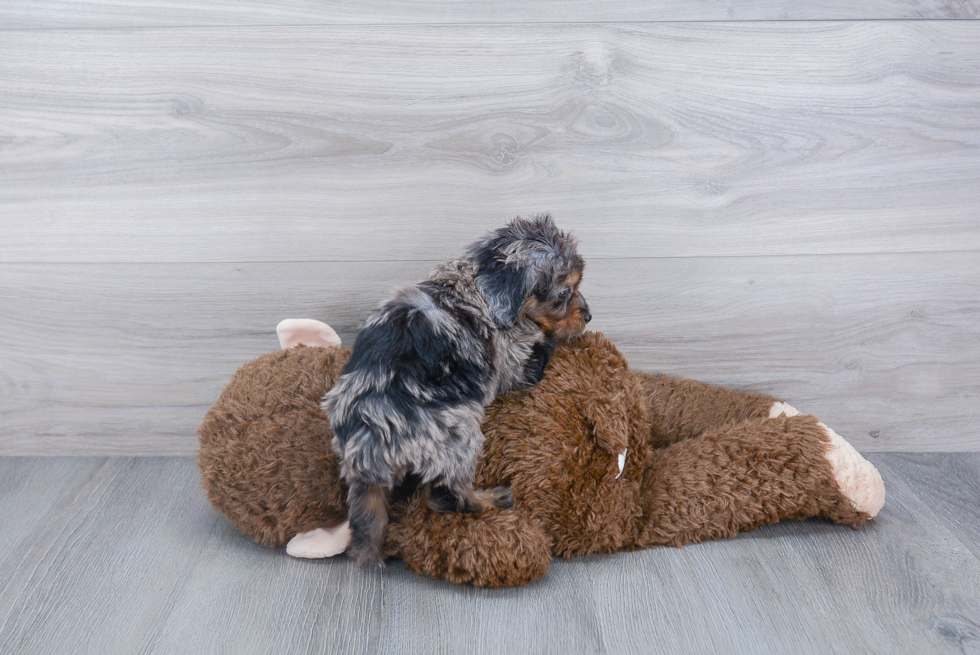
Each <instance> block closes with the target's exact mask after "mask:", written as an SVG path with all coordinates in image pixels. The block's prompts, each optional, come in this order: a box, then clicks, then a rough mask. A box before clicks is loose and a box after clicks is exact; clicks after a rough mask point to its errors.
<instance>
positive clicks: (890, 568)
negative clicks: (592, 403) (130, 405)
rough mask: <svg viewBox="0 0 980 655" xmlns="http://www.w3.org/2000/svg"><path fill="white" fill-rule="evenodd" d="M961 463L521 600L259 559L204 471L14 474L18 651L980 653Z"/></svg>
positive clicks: (9, 575)
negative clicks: (849, 522) (844, 518)
mask: <svg viewBox="0 0 980 655" xmlns="http://www.w3.org/2000/svg"><path fill="white" fill-rule="evenodd" d="M952 457H953V456H952V455H944V454H927V455H915V456H912V455H897V454H892V453H877V454H874V455H872V456H871V459H872V460H873V461H874V463H875V464H876V465H877V466H878V467H879V469H880V470H881V471H882V474H883V476H884V478H885V484H886V487H887V489H888V498H887V500H886V503H885V506H884V509H883V510H882V512H881V514H880V515H879V517H878V520H877V522H876V523H874V524H871V525H868V526H865V527H864V528H862V529H861V530H858V531H852V530H849V529H847V528H846V527H843V526H839V525H832V524H830V523H825V522H822V521H816V520H814V521H802V522H800V521H788V522H784V523H780V524H777V525H774V526H769V527H767V528H763V529H761V530H757V531H755V532H750V533H746V534H743V535H740V536H739V537H737V538H735V539H727V540H722V541H717V542H708V543H704V544H699V545H695V546H688V547H686V548H680V549H675V548H659V549H653V550H646V551H639V552H635V553H620V554H615V555H598V556H590V557H585V558H578V559H574V560H568V561H563V560H556V561H554V562H553V563H552V568H551V570H550V571H549V572H548V574H547V575H546V576H545V577H544V578H542V579H541V580H539V581H537V582H535V583H534V584H532V585H529V586H526V587H521V588H517V589H503V590H479V589H472V588H469V587H459V586H455V585H451V584H448V583H442V582H436V581H433V580H430V579H428V578H423V577H418V576H415V575H413V574H411V573H408V572H407V571H405V570H404V568H402V566H401V565H400V564H398V563H397V562H393V563H392V564H390V565H389V566H388V567H387V569H386V570H385V571H384V572H383V573H377V572H365V571H360V570H358V569H357V568H355V567H354V566H353V565H352V563H351V562H350V561H349V560H348V559H347V558H345V557H338V558H334V559H330V560H322V561H309V560H295V559H292V558H289V557H287V556H286V555H285V553H284V552H283V549H266V548H262V547H260V546H258V545H256V544H255V543H253V542H252V541H251V540H249V539H248V538H247V537H245V536H244V535H242V534H240V533H238V532H236V531H235V530H234V529H233V528H232V527H231V526H230V525H229V524H228V523H227V522H226V521H225V520H224V519H223V518H220V517H218V516H217V515H216V514H215V513H214V512H213V511H212V510H211V509H210V508H208V507H207V503H206V501H205V499H204V496H203V493H202V492H201V490H200V488H199V487H198V484H197V477H198V471H197V467H196V466H195V463H194V461H193V460H192V459H189V458H186V459H184V458H181V459H176V458H137V459H109V460H106V459H92V458H2V459H0V472H2V473H3V474H4V475H3V476H2V477H0V493H2V494H3V496H0V498H3V500H4V502H2V503H0V517H2V518H4V519H6V518H11V517H13V518H14V519H15V521H16V522H17V524H18V526H20V525H24V526H30V527H29V528H28V529H27V530H26V532H24V534H22V535H21V536H20V538H19V539H18V540H17V544H16V545H15V546H14V547H12V548H9V549H5V550H4V552H3V554H0V650H2V652H4V653H8V652H9V653H18V655H20V654H24V655H28V654H33V653H61V652H71V653H77V654H78V655H86V654H88V653H98V654H99V655H101V654H103V653H107V652H127V653H130V652H134V653H135V652H139V653H146V654H148V655H150V654H156V653H188V652H226V653H241V654H243V655H244V654H250V653H269V654H272V653H405V652H424V653H459V652H467V653H471V652H472V653H478V654H483V653H501V654H503V653H515V652H522V653H523V652H526V653H573V652H589V653H650V652H669V653H706V652H711V653H714V652H724V653H733V654H743V653H744V654H747V655H748V654H751V655H757V654H761V653H799V654H801V655H810V654H815V653H820V654H822V653H835V654H841V655H842V654H848V653H855V654H861V655H868V654H878V653H881V654H883V655H884V654H887V655H891V654H892V653H971V652H973V651H974V650H976V648H977V646H978V645H980V611H978V608H980V591H978V590H980V560H978V558H977V557H976V556H975V555H974V553H971V551H970V549H969V548H968V547H967V546H966V545H965V542H964V541H963V540H962V537H961V535H960V534H957V531H956V530H951V529H950V525H958V526H966V525H968V524H970V523H971V522H973V523H975V516H974V515H975V510H974V509H973V508H971V507H970V506H969V505H968V504H965V503H961V502H954V503H951V504H946V505H945V506H942V503H939V504H938V506H939V511H938V512H937V511H936V508H937V504H936V503H933V502H932V500H933V499H934V498H939V497H940V496H939V494H938V493H937V492H936V491H935V490H938V489H942V490H944V491H946V492H948V493H949V495H950V496H953V497H955V498H960V499H967V498H968V497H969V495H970V494H971V493H972V491H971V490H975V489H976V488H977V486H978V485H980V479H978V478H977V477H976V475H977V472H978V471H980V466H978V465H980V453H960V454H957V455H956V456H955V458H956V459H955V463H954V460H953V459H951V458H952ZM915 458H919V459H920V460H921V461H920V462H918V463H917V464H915V465H914V466H912V467H911V470H912V472H913V475H912V476H911V477H907V476H906V475H905V473H906V472H908V471H909V470H910V467H909V466H908V463H909V461H911V460H912V459H915ZM923 462H928V464H926V465H922V464H923ZM951 467H952V468H951ZM953 469H955V471H956V475H954V476H950V475H949V472H950V471H951V470H953ZM12 478H13V479H16V480H17V481H16V482H14V483H10V480H11V479H12ZM59 478H63V479H64V482H60V481H59ZM18 490H19V491H18ZM49 491H50V492H49ZM33 492H37V493H33ZM10 494H13V495H10ZM52 496H57V497H58V502H57V503H55V505H51V503H50V499H51V497H52ZM8 500H10V501H17V502H16V505H15V506H12V503H10V502H7V501H8ZM12 511H13V513H11V512H12ZM3 525H4V530H3V531H0V540H2V539H4V538H5V537H6V534H7V532H6V530H7V525H8V524H7V523H6V522H5V523H4V524H3ZM18 529H19V528H18ZM8 543H12V542H8Z"/></svg>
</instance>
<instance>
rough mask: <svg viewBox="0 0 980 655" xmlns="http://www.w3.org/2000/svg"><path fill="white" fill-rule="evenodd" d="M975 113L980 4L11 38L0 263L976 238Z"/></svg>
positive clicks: (978, 127) (703, 250) (0, 36)
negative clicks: (542, 229)
mask: <svg viewBox="0 0 980 655" xmlns="http://www.w3.org/2000/svg"><path fill="white" fill-rule="evenodd" d="M525 4H527V3H525ZM600 4H601V3H600ZM648 4H651V5H652V4H655V3H648ZM689 4H692V5H693V4H700V3H689ZM112 6H117V5H112ZM118 6H121V5H118ZM151 6H152V5H151ZM168 6H169V5H168ZM597 6H598V5H597ZM916 6H918V5H916ZM923 6H925V5H923ZM950 6H953V5H950ZM956 6H958V5H956ZM120 53H125V56H121V55H120ZM978 107H980V22H976V21H938V22H937V21H912V22H903V21H897V22H895V21H877V22H876V21H872V22H860V21H858V22H837V23H792V22H784V23H780V22H775V23H752V22H749V23H700V24H692V23H664V24H656V23H651V24H637V25H551V24H542V25H490V26H486V25H454V26H438V25H419V26H333V27H255V28H249V27H233V28H200V29H195V28H186V29H144V30H65V31H57V30H41V31H33V30H11V31H6V32H0V116H2V117H3V119H2V133H0V139H2V143H3V147H2V148H0V212H2V213H3V215H4V238H3V240H2V241H0V261H4V262H136V261H138V262H157V261H173V262H177V261H180V262H218V261H222V262H239V261H352V260H356V261H384V260H430V259H443V258H445V257H447V256H449V255H451V254H454V253H455V252H457V251H458V249H459V247H460V245H461V244H463V243H465V242H468V241H469V240H471V239H473V238H474V237H475V236H477V235H478V234H480V233H481V232H482V231H484V230H485V229H487V228H489V227H494V226H497V225H499V224H501V223H502V222H503V221H505V220H508V219H509V218H510V217H512V216H514V215H516V214H518V213H530V212H535V211H544V210H548V211H552V212H554V213H555V214H556V216H557V217H558V218H559V219H560V223H561V224H562V225H564V226H566V227H569V228H573V229H574V230H575V231H576V232H577V233H578V234H579V235H580V236H581V238H582V240H583V243H584V244H585V250H586V254H587V255H588V256H590V257H592V258H599V257H609V258H614V257H664V256H671V257H675V256H730V255H738V256H744V255H752V254H766V255H772V254H780V255H781V254H813V253H844V252H847V253H863V252H898V251H945V250H951V249H954V250H980V222H978V221H977V207H978V206H980V184H977V171H978V170H980V111H978V109H977V108H978Z"/></svg>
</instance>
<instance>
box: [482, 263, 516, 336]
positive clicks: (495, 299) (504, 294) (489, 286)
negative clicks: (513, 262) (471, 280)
mask: <svg viewBox="0 0 980 655" xmlns="http://www.w3.org/2000/svg"><path fill="white" fill-rule="evenodd" d="M494 268H495V269H496V270H494V271H493V272H489V273H488V274H485V275H480V276H478V277H477V279H476V284H477V286H478V287H479V289H480V293H482V294H483V297H484V298H486V299H487V303H488V304H489V305H490V315H491V316H492V317H493V322H494V324H495V325H496V326H497V328H498V329H500V330H507V329H509V328H512V327H514V324H515V323H517V319H518V318H519V316H520V313H521V307H523V306H524V301H525V300H526V299H527V295H528V293H529V291H528V283H527V275H526V274H525V273H524V271H521V270H518V269H517V268H515V267H513V266H507V265H500V266H496V267H494Z"/></svg>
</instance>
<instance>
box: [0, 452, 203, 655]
mask: <svg viewBox="0 0 980 655" xmlns="http://www.w3.org/2000/svg"><path fill="white" fill-rule="evenodd" d="M56 464H57V462H52V467H54V466H55V465H56ZM33 465H34V466H38V464H36V463H34V464H33ZM43 465H44V464H43V463H42V464H41V466H43ZM78 467H79V470H80V473H88V472H89V470H90V469H91V465H90V464H89V462H88V461H86V460H79V461H78ZM198 480H199V474H198V471H197V467H196V466H195V465H194V462H193V460H188V459H164V458H157V459H131V460H129V459H115V460H108V461H103V462H101V465H100V466H98V469H97V470H95V471H92V472H91V474H90V475H78V476H76V479H75V480H74V481H73V483H72V484H71V486H70V487H69V488H68V489H67V490H66V491H65V493H64V494H63V495H62V496H61V497H60V498H59V500H58V502H57V503H56V504H55V505H53V506H50V507H48V508H44V507H40V506H38V507H36V508H35V509H36V511H37V519H36V527H35V528H34V530H33V531H32V532H31V533H30V534H28V535H26V536H24V537H23V538H21V539H20V541H19V543H18V545H17V547H16V548H13V549H11V550H9V551H7V552H5V553H3V554H2V555H0V571H2V572H3V583H4V584H3V585H2V587H0V588H2V592H0V652H4V653H25V654H26V653H53V652H62V653H68V652H71V653H108V652H130V653H135V652H140V650H141V648H142V646H143V645H144V644H143V642H144V639H145V637H146V636H147V635H148V634H152V633H153V631H154V629H155V627H156V624H157V623H158V622H160V621H162V620H164V619H165V618H166V617H167V615H168V613H169V608H170V605H171V604H172V602H173V597H174V594H175V593H176V592H177V590H179V589H180V588H181V587H182V586H183V585H185V584H187V576H188V575H189V574H190V572H191V570H192V568H193V564H194V561H195V559H196V558H197V555H198V553H199V552H200V551H201V549H202V548H203V546H204V543H205V540H206V538H207V535H208V534H209V533H210V532H211V530H212V528H213V526H214V525H215V522H216V520H217V517H216V516H215V515H214V513H213V512H212V511H211V510H210V508H209V507H208V506H207V501H206V500H205V499H204V497H203V494H202V492H201V491H200V490H199V488H198V484H199V483H198Z"/></svg>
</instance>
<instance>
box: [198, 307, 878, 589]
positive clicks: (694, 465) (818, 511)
mask: <svg viewBox="0 0 980 655" xmlns="http://www.w3.org/2000/svg"><path fill="white" fill-rule="evenodd" d="M278 332H279V335H280V341H281V343H282V345H283V348H284V350H280V351H278V352H274V353H270V354H268V355H264V356H262V357H259V358H258V359H256V360H255V361H253V362H250V363H248V364H246V365H244V366H243V367H242V368H241V369H239V370H238V372H237V373H235V375H234V376H233V377H232V380H231V382H230V383H229V385H228V387H227V388H226V389H225V390H224V392H223V393H222V394H221V397H220V398H219V399H218V402H217V403H216V404H215V405H214V407H212V408H211V410H210V411H208V413H207V416H206V417H205V419H204V423H203V424H202V425H201V428H200V430H199V431H198V433H199V435H200V437H201V442H200V443H201V448H200V453H199V458H200V459H199V463H200V467H201V472H202V476H203V483H202V484H203V486H204V488H205V489H206V490H207V493H208V498H209V499H210V501H211V503H212V504H213V505H214V507H215V508H217V509H218V510H220V511H221V512H223V513H224V514H225V516H226V517H227V518H228V520H229V521H231V523H232V524H233V525H235V526H236V527H237V528H238V529H240V530H241V531H243V532H245V533H246V534H248V535H249V536H251V537H252V538H253V539H255V540H256V541H257V542H259V543H260V544H263V545H265V546H271V547H277V546H281V545H283V544H287V542H288V545H287V552H288V553H289V554H291V555H295V556H299V557H329V556H332V555H336V554H339V553H342V552H343V551H344V550H345V549H346V547H347V544H348V540H349V538H350V532H349V530H348V527H347V524H346V520H345V519H346V506H345V497H346V490H345V489H344V486H343V483H342V481H341V479H340V477H339V473H338V468H337V458H336V455H335V454H334V452H333V450H332V449H331V447H330V440H331V437H332V434H331V432H330V427H329V422H328V420H327V418H326V417H325V416H324V415H323V413H322V412H321V411H320V400H321V398H322V397H323V395H324V393H326V391H327V390H328V389H329V388H330V387H331V386H332V385H333V384H334V383H335V382H336V381H337V378H338V377H339V375H340V372H341V369H342V368H343V366H344V363H345V362H346V361H347V358H348V356H349V355H350V351H349V350H345V349H342V348H340V347H339V346H340V339H339V338H337V336H336V333H335V332H333V330H331V329H330V328H329V327H328V326H326V325H325V324H323V323H319V322H318V321H309V320H290V321H284V322H283V323H280V325H279V327H278ZM484 432H485V434H486V443H485V446H484V452H483V455H482V457H481V460H480V463H479V465H478V467H477V476H476V484H477V485H478V486H494V485H507V486H510V487H511V488H512V489H513V492H514V509H512V510H496V509H491V510H487V511H486V512H484V513H482V514H455V513H449V514H442V513H436V512H432V511H431V510H429V509H428V507H427V506H426V505H425V504H424V503H423V502H421V501H420V500H419V499H418V498H417V497H408V498H402V499H398V500H396V501H395V502H394V503H393V505H392V520H391V522H390V523H389V526H388V531H387V535H386V544H385V554H386V555H387V556H394V557H399V558H401V559H402V561H403V562H404V565H405V567H406V568H408V569H410V570H412V571H415V572H416V573H423V574H426V575H430V576H432V577H435V578H443V579H446V580H450V581H452V582H456V583H461V584H473V585H476V586H488V587H504V586H511V585H520V584H526V583H528V582H531V581H532V580H535V579H536V578H538V577H540V576H542V575H544V574H545V572H547V570H548V564H549V561H550V559H551V557H574V556H576V555H584V554H586V553H615V552H619V551H627V550H638V549H642V548H650V547H653V546H664V545H667V546H683V545H685V544H690V543H696V542H699V541H704V540H707V539H721V538H725V537H731V536H733V535H735V534H737V533H739V532H744V531H746V530H752V529H754V528H757V527H759V526H761V525H765V524H767V523H773V522H776V521H779V520H781V519H789V518H793V519H802V518H808V517H814V516H819V517H823V518H825V519H829V520H831V521H834V522H837V523H842V524H846V525H850V526H855V527H856V526H859V525H861V524H863V523H865V522H867V521H869V520H871V519H872V518H874V516H875V515H876V514H877V513H878V510H879V509H880V508H881V506H882V504H883V502H884V485H883V484H882V480H881V476H880V475H879V474H878V471H877V470H876V469H875V468H874V466H873V465H872V464H871V463H869V462H868V461H867V460H865V459H864V458H863V457H861V455H860V454H859V453H858V452H857V451H856V450H854V448H853V447H851V446H850V444H848V443H847V442H846V441H844V440H843V439H842V438H841V437H840V436H838V435H837V434H836V433H835V432H834V431H833V430H831V429H830V428H828V427H827V426H825V425H824V424H823V423H821V422H819V421H818V420H817V419H816V418H815V417H813V416H806V415H801V414H799V412H797V411H796V410H795V409H793V408H792V407H791V406H789V405H787V404H785V403H782V402H779V401H777V400H776V399H775V398H772V397H770V396H765V395H762V394H755V393H746V392H741V391H732V390H729V389H723V388H719V387H712V386H709V385H705V384H701V383H698V382H695V381H693V380H686V379H683V378H671V377H668V376H665V375H651V374H649V373H642V372H639V371H634V370H632V369H630V368H629V365H628V364H627V362H626V360H625V359H624V358H623V356H622V355H621V354H620V353H619V351H618V350H617V349H616V347H615V346H613V345H612V344H611V343H610V342H609V341H608V340H606V339H605V337H603V336H602V335H601V334H597V333H586V334H585V335H584V336H582V337H580V338H578V339H575V340H573V341H572V342H571V343H569V344H567V345H565V346H562V347H561V348H559V349H558V350H557V351H556V352H555V356H554V358H553V359H552V361H551V363H550V364H549V366H548V369H547V371H546V374H545V377H544V379H543V380H542V381H541V382H540V383H539V384H537V385H536V386H535V387H533V388H531V389H529V390H526V391H520V392H516V393H511V394H509V395H506V396H504V397H501V398H499V399H497V401H496V402H495V403H494V404H493V405H491V406H490V407H489V408H488V409H487V414H486V421H485V423H484Z"/></svg>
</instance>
